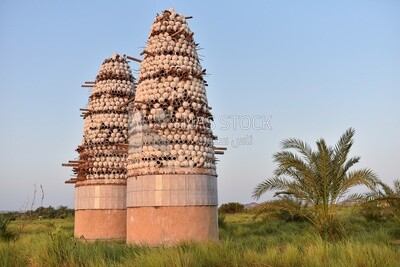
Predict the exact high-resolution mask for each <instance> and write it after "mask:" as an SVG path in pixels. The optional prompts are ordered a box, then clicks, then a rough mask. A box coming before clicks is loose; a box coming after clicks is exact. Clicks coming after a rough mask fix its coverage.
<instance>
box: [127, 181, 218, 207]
mask: <svg viewBox="0 0 400 267" xmlns="http://www.w3.org/2000/svg"><path fill="white" fill-rule="evenodd" d="M127 184H128V185H127V207H140V206H193V205H197V206H201V205H209V206H216V205H217V204H218V192H217V177H215V176H209V175H198V174H194V175H174V174H169V175H144V176H137V177H130V178H128V183H127Z"/></svg>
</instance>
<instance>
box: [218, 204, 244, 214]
mask: <svg viewBox="0 0 400 267" xmlns="http://www.w3.org/2000/svg"><path fill="white" fill-rule="evenodd" d="M243 211H244V205H243V204H240V203H238V202H229V203H226V204H222V205H221V207H220V208H219V212H220V213H239V212H243Z"/></svg>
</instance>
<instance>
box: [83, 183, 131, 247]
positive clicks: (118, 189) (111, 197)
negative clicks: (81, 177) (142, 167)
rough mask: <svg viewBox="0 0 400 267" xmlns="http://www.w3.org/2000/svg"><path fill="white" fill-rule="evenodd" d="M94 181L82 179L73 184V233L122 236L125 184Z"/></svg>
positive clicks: (91, 237) (94, 237)
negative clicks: (97, 182) (96, 182)
mask: <svg viewBox="0 0 400 267" xmlns="http://www.w3.org/2000/svg"><path fill="white" fill-rule="evenodd" d="M94 182H95V181H85V182H82V183H79V184H77V186H76V188H75V237H77V238H81V237H82V238H85V239H86V240H125V236H126V185H125V184H112V182H114V181H107V182H108V183H107V184H106V183H105V182H104V181H102V182H103V184H93V183H94ZM117 182H118V181H117ZM123 182H125V181H123Z"/></svg>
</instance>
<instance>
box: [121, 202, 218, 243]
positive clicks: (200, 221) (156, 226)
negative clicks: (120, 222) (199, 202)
mask: <svg viewBox="0 0 400 267" xmlns="http://www.w3.org/2000/svg"><path fill="white" fill-rule="evenodd" d="M207 240H218V214H217V207H216V206H175V207H134V208H128V209H127V233H126V241H127V243H130V244H146V245H151V246H158V245H172V244H176V243H179V242H182V241H197V242H202V241H207Z"/></svg>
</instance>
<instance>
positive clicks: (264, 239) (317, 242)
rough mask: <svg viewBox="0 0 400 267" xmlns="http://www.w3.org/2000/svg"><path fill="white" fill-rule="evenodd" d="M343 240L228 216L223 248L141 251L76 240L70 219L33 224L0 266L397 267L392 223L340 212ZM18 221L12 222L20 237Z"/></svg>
mask: <svg viewBox="0 0 400 267" xmlns="http://www.w3.org/2000/svg"><path fill="white" fill-rule="evenodd" d="M338 216H339V217H341V219H343V220H345V221H347V222H348V224H347V225H346V227H345V230H346V238H344V239H342V240H340V241H337V242H327V241H324V240H323V239H322V238H321V237H320V236H319V235H318V234H316V233H315V232H314V228H313V227H312V225H311V224H310V223H309V222H308V221H303V222H284V221H281V220H276V219H274V218H272V219H271V218H269V217H268V216H257V217H256V216H255V214H254V213H251V212H248V213H236V214H225V215H224V222H225V225H224V227H223V228H220V242H208V243H204V244H195V243H182V244H180V245H178V246H175V247H157V248H150V247H139V246H134V245H125V244H124V243H122V242H109V243H107V242H95V243H86V242H85V241H82V240H76V239H74V238H73V218H71V217H69V218H67V219H42V220H38V219H36V220H34V221H32V222H31V223H30V224H29V225H27V226H26V227H25V228H24V229H23V233H22V234H21V235H20V236H19V238H18V239H17V240H16V241H15V242H14V241H0V266H398V263H399V262H400V242H399V239H400V231H399V228H398V224H397V223H396V222H395V221H394V220H392V219H386V220H383V221H380V222H376V221H367V220H366V219H365V218H364V217H363V216H361V215H359V212H358V207H356V208H352V207H340V208H338ZM21 223H23V221H21V219H17V220H15V221H11V222H10V224H9V227H8V228H9V231H10V232H14V231H18V229H19V225H20V224H21Z"/></svg>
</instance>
